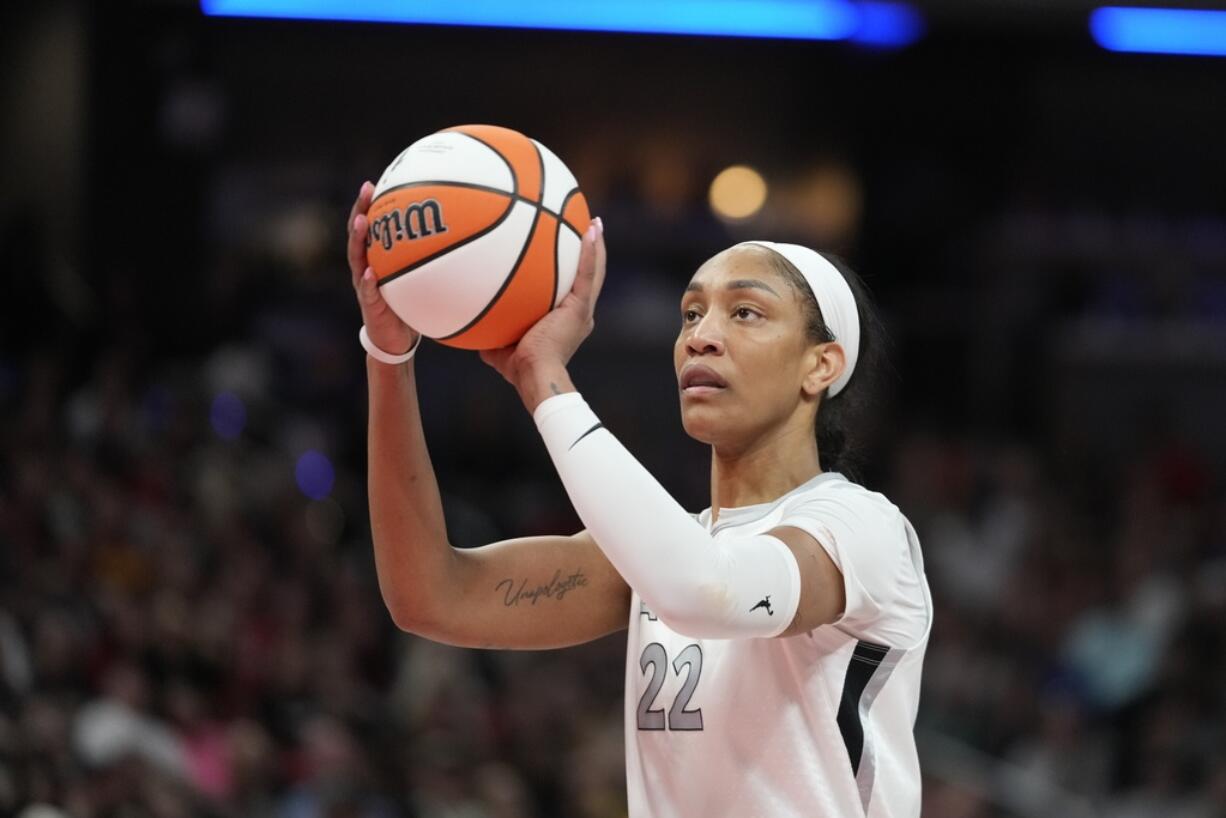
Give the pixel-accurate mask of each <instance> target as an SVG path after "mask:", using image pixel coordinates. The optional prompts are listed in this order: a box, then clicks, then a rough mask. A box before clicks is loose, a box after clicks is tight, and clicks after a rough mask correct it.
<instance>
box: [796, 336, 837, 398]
mask: <svg viewBox="0 0 1226 818" xmlns="http://www.w3.org/2000/svg"><path fill="white" fill-rule="evenodd" d="M806 364H807V365H808V371H807V372H806V373H805V377H804V381H802V383H801V387H802V388H803V389H804V390H805V394H806V395H809V396H810V397H817V396H818V395H820V394H821V393H822V391H823V390H825V389H826V388H827V387H828V386H830V384H832V383H834V382H835V381H837V380H838V379H839V375H842V374H843V367H845V366H846V365H847V355H846V353H844V352H843V345H842V344H840V343H839V342H838V341H830V342H828V343H825V344H817V345H816V346H814V347H812V348H811V350H810V352H809V355H808V356H806Z"/></svg>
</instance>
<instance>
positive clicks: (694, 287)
mask: <svg viewBox="0 0 1226 818" xmlns="http://www.w3.org/2000/svg"><path fill="white" fill-rule="evenodd" d="M724 289H725V290H766V291H767V292H768V293H770V294H771V295H773V296H775V297H779V293H777V292H775V289H774V288H773V287H771V286H770V285H769V284H767V283H766V282H765V281H759V280H758V279H756V278H738V279H734V280H732V281H729V282H728V286H726V287H724ZM685 291H686V292H687V293H700V292H702V291H703V288H702V284H700V283H698V282H697V281H691V282H690V283H689V284H687V285H686V287H685Z"/></svg>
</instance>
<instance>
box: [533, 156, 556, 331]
mask: <svg viewBox="0 0 1226 818" xmlns="http://www.w3.org/2000/svg"><path fill="white" fill-rule="evenodd" d="M528 141H529V142H531V143H532V149H533V150H534V151H536V161H537V162H538V163H539V164H540V166H541V210H545V154H544V153H542V152H541V147H540V145H537V144H536V140H535V139H529V140H528ZM545 212H546V213H549V211H548V210H545ZM549 215H551V216H554V217H555V219H556V220H557V221H558V222H559V223H561V221H562V217H561V215H557V214H554V213H549ZM549 255H550V257H551V258H550V262H549V263H550V264H551V265H552V266H553V276H551V278H550V280H551V282H552V283H551V284H550V286H549V301H548V302H546V303H547V305H548V309H547V311H548V310H552V309H553V304H554V299H556V298H557V297H558V230H557V229H556V228H555V229H554V231H553V251H552V252H551V253H550V254H549Z"/></svg>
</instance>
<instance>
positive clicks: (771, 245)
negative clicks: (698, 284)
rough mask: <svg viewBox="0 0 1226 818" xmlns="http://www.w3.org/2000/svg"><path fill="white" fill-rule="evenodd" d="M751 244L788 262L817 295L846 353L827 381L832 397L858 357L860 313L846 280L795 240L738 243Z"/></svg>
mask: <svg viewBox="0 0 1226 818" xmlns="http://www.w3.org/2000/svg"><path fill="white" fill-rule="evenodd" d="M747 244H752V245H755V246H758V247H765V248H766V249H767V250H772V251H774V252H776V253H778V254H779V255H781V256H783V257H784V258H785V259H787V260H788V261H790V262H791V263H792V266H793V267H795V268H796V269H797V270H799V271H800V274H801V275H802V276H804V279H805V281H807V282H808V283H809V289H810V290H811V291H812V292H813V297H814V298H816V299H817V306H818V309H820V310H821V311H822V320H823V321H825V322H826V328H827V329H829V330H830V333H831V334H832V335H833V336H834V340H836V341H838V342H839V344H841V345H842V347H843V353H844V354H845V355H846V356H847V364H846V366H844V367H843V374H841V375H839V377H838V380H836V381H835V382H834V383H832V384H830V388H829V390H827V391H828V394H829V395H830V397H832V398H833V397H834V396H835V395H837V394H839V393H840V392H842V391H843V387H845V386H847V382H848V381H850V380H851V376H852V373H854V372H855V371H856V360H857V359H858V358H859V357H860V313H859V311H857V310H856V297H855V295H853V294H852V292H851V287H850V286H849V285H848V284H847V279H845V278H843V274H842V273H840V272H839V271H838V269H837V268H836V267H835V266H834V265H833V264H831V263H830V262H829V261H827V260H826V259H825V257H823V256H822V255H821V254H820V253H818V252H817V251H815V250H810V249H809V248H808V247H801V246H800V245H799V244H780V243H777V242H773V241H743V242H741V243H740V244H738V245H737V246H738V247H743V246H745V245H747Z"/></svg>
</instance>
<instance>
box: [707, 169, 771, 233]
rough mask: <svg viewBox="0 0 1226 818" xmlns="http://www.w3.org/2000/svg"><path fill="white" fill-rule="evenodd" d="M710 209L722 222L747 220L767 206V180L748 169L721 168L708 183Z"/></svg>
mask: <svg viewBox="0 0 1226 818" xmlns="http://www.w3.org/2000/svg"><path fill="white" fill-rule="evenodd" d="M710 200H711V209H712V210H714V211H715V215H717V216H719V217H720V218H723V219H732V220H740V219H748V218H749V217H750V216H753V215H754V214H756V213H757V212H758V211H759V210H761V209H762V205H764V204H766V180H765V179H763V178H762V174H760V173H758V172H757V171H756V170H754V169H753V168H751V167H749V166H748V165H733V166H732V167H729V168H724V169H723V170H721V171H720V172H719V175H718V176H716V177H715V179H714V181H712V182H711V193H710Z"/></svg>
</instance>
